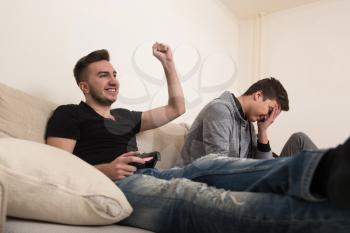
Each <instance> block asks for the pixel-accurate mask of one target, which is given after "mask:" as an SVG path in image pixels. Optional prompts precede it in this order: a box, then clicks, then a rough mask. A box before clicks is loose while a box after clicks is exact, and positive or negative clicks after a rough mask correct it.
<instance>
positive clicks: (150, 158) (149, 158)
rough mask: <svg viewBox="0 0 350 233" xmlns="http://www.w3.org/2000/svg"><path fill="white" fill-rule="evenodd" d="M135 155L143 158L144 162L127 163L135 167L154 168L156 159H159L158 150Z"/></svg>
mask: <svg viewBox="0 0 350 233" xmlns="http://www.w3.org/2000/svg"><path fill="white" fill-rule="evenodd" d="M136 156H137V157H139V158H142V159H144V160H145V163H144V164H142V163H135V162H132V163H129V165H131V166H135V167H136V168H137V169H144V168H154V167H155V166H156V163H157V161H160V153H159V152H158V151H153V152H149V153H142V154H137V155H136Z"/></svg>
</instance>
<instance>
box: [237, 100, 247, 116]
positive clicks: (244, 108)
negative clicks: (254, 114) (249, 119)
mask: <svg viewBox="0 0 350 233" xmlns="http://www.w3.org/2000/svg"><path fill="white" fill-rule="evenodd" d="M248 98H249V96H245V95H241V96H240V97H238V101H239V103H240V104H241V106H242V110H243V113H244V115H245V116H246V115H247V109H248Z"/></svg>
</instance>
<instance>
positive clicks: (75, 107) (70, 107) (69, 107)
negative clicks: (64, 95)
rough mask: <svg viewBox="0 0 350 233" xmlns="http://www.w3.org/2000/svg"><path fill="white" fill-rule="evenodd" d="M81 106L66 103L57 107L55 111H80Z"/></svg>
mask: <svg viewBox="0 0 350 233" xmlns="http://www.w3.org/2000/svg"><path fill="white" fill-rule="evenodd" d="M78 110H79V106H78V105H76V104H65V105H60V106H58V107H57V108H56V109H55V112H72V111H78Z"/></svg>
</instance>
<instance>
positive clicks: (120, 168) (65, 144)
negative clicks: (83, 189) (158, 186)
mask: <svg viewBox="0 0 350 233" xmlns="http://www.w3.org/2000/svg"><path fill="white" fill-rule="evenodd" d="M76 142H77V141H76V140H74V139H69V138H59V137H48V138H47V140H46V144H48V145H50V146H54V147H57V148H60V149H63V150H65V151H68V152H69V153H73V151H74V147H75V145H76ZM135 153H136V152H128V153H125V154H122V155H120V156H118V157H117V158H116V159H115V160H113V161H112V162H110V163H104V164H98V165H95V167H96V168H97V169H98V170H100V171H101V172H102V173H104V174H105V175H106V176H108V177H109V178H110V179H111V180H121V179H124V178H125V177H127V176H131V175H133V174H134V172H135V171H136V167H134V166H131V165H129V163H131V162H136V163H145V162H144V160H143V159H141V158H139V157H136V156H135Z"/></svg>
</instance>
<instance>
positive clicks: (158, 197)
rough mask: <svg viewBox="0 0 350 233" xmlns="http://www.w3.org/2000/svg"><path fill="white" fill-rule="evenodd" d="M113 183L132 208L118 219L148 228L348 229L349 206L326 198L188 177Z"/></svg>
mask: <svg viewBox="0 0 350 233" xmlns="http://www.w3.org/2000/svg"><path fill="white" fill-rule="evenodd" d="M117 185H118V186H119V187H120V188H121V190H122V191H123V192H124V193H125V195H126V197H127V198H128V200H129V202H130V204H131V205H132V207H133V208H134V211H133V213H132V214H131V216H129V217H128V218H126V219H125V220H123V221H122V222H121V223H120V224H123V225H129V226H134V227H139V228H144V229H148V230H151V231H154V232H160V233H162V232H166V233H172V232H174V233H175V232H176V233H177V232H183V233H186V232H190V233H202V232H208V233H211V232H240V233H251V232H273V233H285V232H289V233H299V232H310V233H312V232H315V233H316V232H317V233H329V232H337V233H347V232H350V209H337V208H335V207H333V206H331V205H330V204H329V203H328V202H305V201H302V200H299V199H297V198H293V197H290V196H282V195H278V194H267V193H248V192H231V191H225V190H223V189H215V188H213V187H208V186H207V185H206V184H203V183H198V182H193V181H190V180H188V179H172V180H170V181H169V180H161V179H157V178H154V177H151V176H145V175H134V176H131V177H128V178H126V179H124V180H122V181H119V182H118V183H117Z"/></svg>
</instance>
